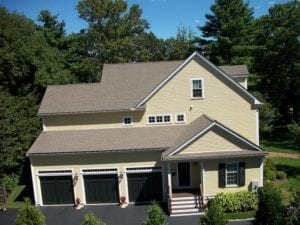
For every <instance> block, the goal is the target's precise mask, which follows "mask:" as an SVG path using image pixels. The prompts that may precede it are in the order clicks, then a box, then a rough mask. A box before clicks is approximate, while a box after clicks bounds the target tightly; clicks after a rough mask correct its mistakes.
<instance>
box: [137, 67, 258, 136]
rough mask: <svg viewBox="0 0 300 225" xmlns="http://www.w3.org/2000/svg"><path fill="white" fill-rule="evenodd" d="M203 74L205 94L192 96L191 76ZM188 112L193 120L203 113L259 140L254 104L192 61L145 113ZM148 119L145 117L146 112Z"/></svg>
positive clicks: (149, 104)
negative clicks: (201, 96) (200, 97)
mask: <svg viewBox="0 0 300 225" xmlns="http://www.w3.org/2000/svg"><path fill="white" fill-rule="evenodd" d="M192 78H203V80H204V98H203V99H198V100H193V99H191V98H190V96H191V95H190V80H191V79H192ZM178 112H185V113H186V114H187V122H188V123H190V122H192V121H193V120H195V119H196V118H198V117H199V116H201V115H202V114H206V115H208V116H210V117H212V118H213V119H216V120H218V121H219V122H221V123H223V124H224V125H225V126H228V127H229V128H231V129H232V130H234V131H236V132H238V133H240V134H241V135H242V136H244V137H246V138H248V139H249V140H251V141H253V142H256V115H255V114H256V112H255V110H254V109H251V105H250V104H249V102H247V101H246V100H245V99H243V98H242V97H241V96H240V95H239V94H237V93H236V92H235V91H234V90H232V89H231V88H229V87H228V86H227V85H226V84H224V83H223V82H222V81H221V80H219V79H218V78H216V77H215V76H214V75H212V74H211V73H210V72H209V71H208V70H206V69H205V68H203V67H202V66H201V65H199V64H198V63H197V62H196V61H191V62H190V63H189V64H188V65H186V66H185V67H184V68H183V69H182V70H181V71H180V72H179V73H178V74H177V75H176V76H175V77H174V78H173V79H172V80H171V81H169V82H168V83H167V84H166V85H165V86H164V87H163V88H162V89H161V90H160V91H158V92H157V93H156V94H155V95H154V96H153V97H152V98H151V99H150V100H149V101H148V102H147V108H146V113H145V115H148V114H156V113H172V114H175V113H178ZM143 119H144V121H145V122H146V117H145V116H144V118H143Z"/></svg>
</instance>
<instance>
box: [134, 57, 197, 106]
mask: <svg viewBox="0 0 300 225" xmlns="http://www.w3.org/2000/svg"><path fill="white" fill-rule="evenodd" d="M197 54H198V53H197V52H194V53H193V54H192V55H191V56H190V57H188V58H187V59H186V60H185V61H184V62H183V63H182V64H181V65H179V66H178V67H177V68H176V69H175V70H174V71H173V72H172V73H171V74H170V75H169V76H167V78H166V79H164V80H163V81H162V82H161V83H160V84H159V85H158V86H157V87H156V88H155V89H154V90H153V91H151V92H150V94H148V95H147V96H146V97H145V98H144V99H143V100H142V101H141V102H140V103H139V104H137V106H136V108H138V107H140V106H142V105H143V104H144V103H145V102H147V101H148V100H149V99H150V98H151V97H152V96H153V95H154V94H155V93H156V92H157V91H158V90H159V89H160V88H161V87H162V86H164V85H165V84H166V83H167V82H168V81H169V80H170V79H171V78H172V77H173V76H175V74H176V73H177V72H179V71H180V70H181V69H182V68H183V67H184V66H185V65H186V64H187V63H188V62H189V61H191V60H192V58H194V56H195V55H197Z"/></svg>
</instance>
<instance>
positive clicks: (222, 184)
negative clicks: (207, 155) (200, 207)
mask: <svg viewBox="0 0 300 225" xmlns="http://www.w3.org/2000/svg"><path fill="white" fill-rule="evenodd" d="M225 173H226V172H225V163H220V164H219V187H225V186H226V182H225V179H226V174H225Z"/></svg>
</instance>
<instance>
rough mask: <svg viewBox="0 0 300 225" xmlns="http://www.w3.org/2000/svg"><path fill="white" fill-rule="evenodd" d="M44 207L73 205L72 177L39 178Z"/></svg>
mask: <svg viewBox="0 0 300 225" xmlns="http://www.w3.org/2000/svg"><path fill="white" fill-rule="evenodd" d="M40 183H41V192H42V198H43V204H44V205H55V204H73V203H74V192H73V181H72V176H57V177H55V176H53V177H52V176H49V177H40Z"/></svg>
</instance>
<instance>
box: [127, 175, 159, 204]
mask: <svg viewBox="0 0 300 225" xmlns="http://www.w3.org/2000/svg"><path fill="white" fill-rule="evenodd" d="M127 178H128V190H129V201H130V202H150V201H153V200H156V201H161V200H162V175H161V173H159V172H155V173H132V174H127Z"/></svg>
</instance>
